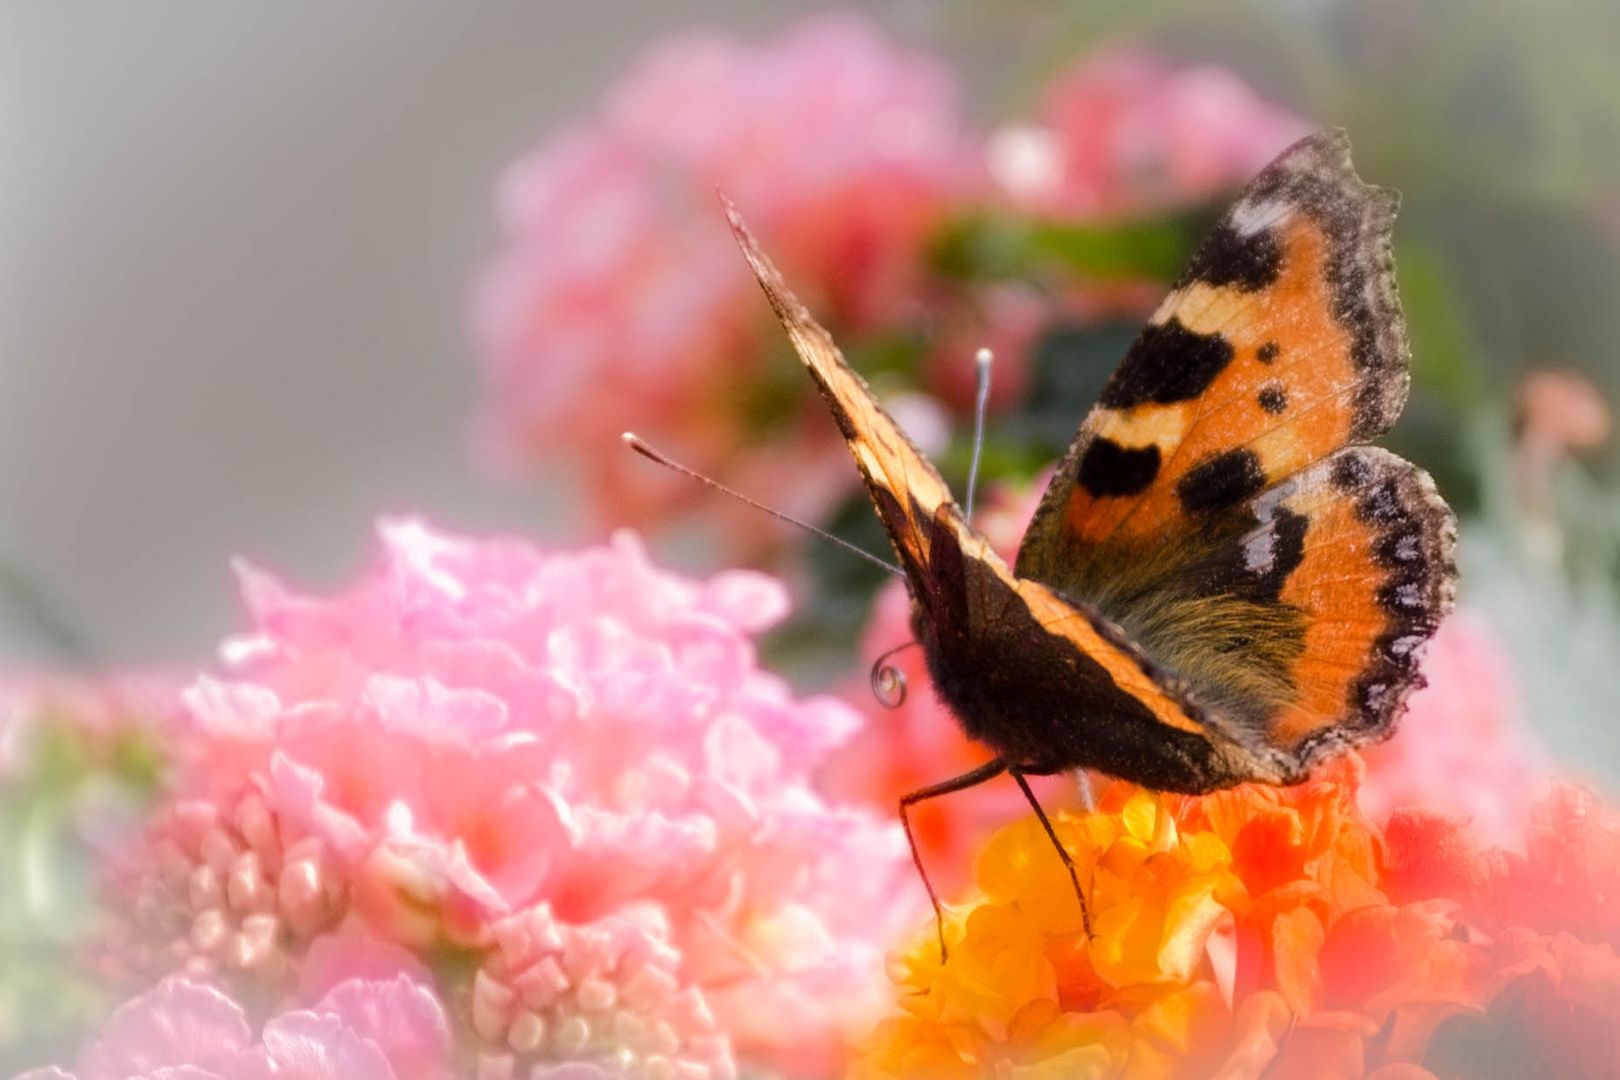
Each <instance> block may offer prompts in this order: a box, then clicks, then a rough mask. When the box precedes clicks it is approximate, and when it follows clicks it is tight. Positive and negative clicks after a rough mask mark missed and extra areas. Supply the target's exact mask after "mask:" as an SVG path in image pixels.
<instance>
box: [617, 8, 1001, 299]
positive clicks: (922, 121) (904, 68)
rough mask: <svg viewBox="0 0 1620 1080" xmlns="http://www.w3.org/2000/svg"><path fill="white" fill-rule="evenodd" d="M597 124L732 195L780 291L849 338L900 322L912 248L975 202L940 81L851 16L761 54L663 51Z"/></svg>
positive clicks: (915, 271) (703, 38)
mask: <svg viewBox="0 0 1620 1080" xmlns="http://www.w3.org/2000/svg"><path fill="white" fill-rule="evenodd" d="M607 113H608V117H609V122H610V123H612V124H614V125H615V126H616V127H617V128H619V129H620V130H623V131H625V132H628V133H629V134H630V136H631V137H632V138H633V139H635V140H636V141H637V142H638V143H640V144H642V145H645V146H650V147H652V148H654V149H655V150H656V151H658V152H660V153H662V154H666V155H668V156H669V157H670V158H672V159H673V160H676V161H679V162H681V163H682V165H683V166H684V167H685V168H686V169H689V170H690V171H691V173H692V174H693V175H694V177H695V179H696V180H697V181H698V182H700V183H701V184H703V185H704V186H714V187H718V188H720V189H721V190H723V191H725V192H727V193H728V194H729V195H730V196H731V197H732V198H733V199H735V200H736V202H737V204H738V205H739V206H740V207H741V208H742V209H743V211H744V212H745V213H746V214H748V216H749V220H750V221H751V222H753V223H754V224H755V225H756V227H757V229H758V230H759V232H760V234H761V235H762V236H763V237H765V238H766V239H767V241H768V242H769V245H770V247H771V249H772V250H773V252H776V253H777V258H778V260H779V262H780V263H781V264H782V266H783V267H784V270H785V271H786V272H787V274H788V277H789V279H790V280H793V281H795V282H797V283H798V284H799V285H800V286H801V287H802V288H803V289H804V290H805V291H806V292H807V293H808V294H809V295H810V296H812V297H814V298H815V299H816V301H817V304H818V306H819V307H822V308H824V309H826V310H827V311H828V312H829V313H830V314H831V317H832V318H833V320H834V321H835V322H838V323H839V324H841V325H844V326H846V327H848V328H849V329H852V330H863V329H870V328H872V327H874V326H883V325H891V324H893V322H894V321H895V320H896V319H897V317H899V316H901V315H903V314H904V306H905V304H906V303H907V302H909V301H912V300H914V299H915V294H916V290H917V287H918V283H919V279H920V277H921V271H922V264H921V259H920V258H919V255H920V254H921V251H922V248H923V246H924V245H925V244H926V242H927V241H928V239H929V238H930V236H931V234H932V232H933V230H934V229H935V228H936V227H937V226H938V224H939V223H940V221H941V220H942V218H943V216H944V215H945V214H946V213H948V212H949V211H951V210H952V209H954V208H955V207H956V206H957V205H958V203H959V202H960V200H961V199H962V198H963V197H964V196H965V195H967V194H968V193H969V192H970V191H972V190H973V188H972V179H973V171H972V154H971V150H970V144H969V142H968V141H967V139H966V138H965V132H964V129H963V125H962V120H961V115H960V107H959V104H958V101H957V90H956V85H955V80H954V78H953V77H952V75H951V72H950V71H949V70H948V69H947V68H946V67H945V65H944V64H943V63H941V62H940V61H939V60H936V59H935V58H933V57H931V56H928V55H926V54H924V53H922V52H917V51H910V50H903V49H899V48H896V47H895V46H894V45H893V44H892V43H891V42H890V41H889V40H888V38H887V35H885V34H884V33H883V31H882V30H881V29H880V28H879V27H878V26H877V25H876V24H874V23H873V22H872V21H871V20H870V19H868V18H867V17H865V16H863V15H859V14H855V13H853V12H846V13H834V14H826V15H819V16H815V17H812V18H809V19H806V20H804V21H803V22H800V23H797V24H795V25H794V26H791V27H789V28H788V29H787V30H786V31H784V32H783V33H782V34H781V35H780V36H778V37H777V38H776V39H774V40H773V41H770V42H768V43H765V44H764V45H759V46H753V45H749V44H747V43H746V42H743V41H740V40H738V39H736V38H735V37H732V36H731V35H729V34H724V33H717V32H711V33H695V34H687V35H683V36H679V37H676V38H674V39H671V40H670V41H667V42H665V43H663V44H661V45H658V46H655V47H654V48H653V49H652V50H650V51H649V52H648V54H647V55H646V56H645V57H644V58H643V59H642V61H641V62H640V63H639V64H638V65H637V66H636V67H635V68H634V69H633V70H632V71H631V72H630V74H629V75H628V76H626V78H625V79H624V80H623V81H622V82H621V83H620V85H619V86H618V87H616V88H615V89H614V90H613V91H612V92H611V93H610V95H609V99H608V106H607Z"/></svg>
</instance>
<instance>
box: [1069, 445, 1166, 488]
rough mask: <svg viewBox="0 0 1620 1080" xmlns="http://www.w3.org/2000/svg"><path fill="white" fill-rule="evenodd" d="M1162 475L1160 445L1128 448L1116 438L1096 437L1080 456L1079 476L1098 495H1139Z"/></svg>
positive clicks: (1084, 485) (1078, 478)
mask: <svg viewBox="0 0 1620 1080" xmlns="http://www.w3.org/2000/svg"><path fill="white" fill-rule="evenodd" d="M1158 475H1159V448H1158V447H1157V446H1144V447H1141V448H1134V447H1125V446H1121V445H1119V443H1117V442H1115V441H1114V440H1113V439H1100V438H1099V439H1093V440H1092V442H1091V445H1090V446H1088V447H1086V452H1085V454H1084V455H1083V456H1082V457H1081V458H1080V468H1079V472H1078V474H1077V476H1076V479H1077V480H1078V481H1079V483H1080V486H1081V487H1083V488H1085V489H1086V491H1087V493H1089V494H1091V495H1096V496H1099V497H1100V496H1105V495H1139V494H1141V493H1142V492H1144V491H1146V490H1147V489H1148V485H1150V484H1152V483H1153V478H1154V477H1156V476H1158Z"/></svg>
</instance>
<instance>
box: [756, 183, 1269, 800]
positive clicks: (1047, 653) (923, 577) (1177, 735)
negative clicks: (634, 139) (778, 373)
mask: <svg viewBox="0 0 1620 1080" xmlns="http://www.w3.org/2000/svg"><path fill="white" fill-rule="evenodd" d="M727 214H728V217H729V220H730V223H731V228H732V231H733V233H734V234H735V235H736V237H737V241H738V243H739V244H740V245H741V247H742V250H743V254H744V255H745V256H746V257H747V259H748V263H749V265H750V267H752V269H753V271H754V274H755V276H756V277H757V278H758V279H759V283H760V286H761V287H762V288H763V289H764V291H765V295H766V297H767V298H769V300H770V303H771V307H772V308H773V309H774V310H775V312H776V314H777V317H778V318H779V319H780V320H781V322H782V325H783V326H784V328H785V329H786V330H787V333H788V336H789V338H790V339H791V340H792V342H793V346H794V349H795V350H796V351H797V353H798V355H799V357H800V359H801V360H802V361H803V362H804V364H805V366H806V367H807V368H808V369H809V371H810V374H811V375H812V377H813V378H814V379H815V382H816V385H817V386H818V387H819V388H820V390H821V393H822V396H823V397H824V398H825V399H826V402H827V405H828V407H829V408H830V410H831V411H832V414H833V418H834V419H835V420H836V421H837V424H838V427H839V429H840V431H842V433H843V435H844V438H845V440H846V441H847V442H848V444H849V448H850V452H851V454H853V455H854V458H855V464H856V466H857V468H858V469H859V471H860V474H861V478H862V479H863V480H864V481H865V483H866V487H867V490H868V492H869V494H870V495H871V497H872V501H873V503H874V505H875V506H876V508H877V511H878V515H879V517H880V519H881V520H882V522H883V525H884V528H885V529H886V530H887V531H888V534H889V539H890V541H891V543H892V544H893V546H894V549H895V552H896V554H897V555H898V556H899V560H900V564H901V567H902V568H903V569H904V571H905V575H906V583H907V586H908V588H909V590H910V592H911V596H912V600H913V606H914V611H915V617H914V620H913V622H914V625H915V627H916V631H917V634H918V638H919V641H920V642H921V643H922V644H923V646H924V649H925V652H926V653H927V655H928V658H929V668H930V672H931V673H932V675H933V677H934V681H935V685H936V688H937V689H938V690H939V692H940V693H941V695H942V696H944V697H945V698H946V700H947V701H948V702H950V703H951V705H952V706H953V707H954V709H955V711H956V713H957V716H958V719H959V720H960V721H961V723H962V724H963V726H964V728H965V729H966V730H967V732H968V734H969V735H971V736H973V737H975V738H978V739H979V740H980V741H982V742H984V743H985V744H986V745H987V746H989V747H990V748H991V749H993V750H994V751H996V752H997V753H998V754H1000V755H1001V756H1002V757H1003V758H1004V759H1005V760H1007V761H1008V762H1009V764H1014V765H1022V766H1037V767H1074V766H1078V765H1083V764H1084V765H1092V766H1094V767H1098V768H1104V769H1107V770H1108V771H1110V772H1113V773H1115V774H1117V775H1124V776H1132V777H1134V778H1137V779H1140V780H1143V781H1144V782H1156V783H1157V786H1161V787H1166V788H1175V789H1178V790H1179V789H1186V788H1187V787H1188V785H1189V784H1190V783H1191V784H1196V785H1198V786H1207V785H1205V784H1202V782H1201V781H1199V780H1197V779H1196V778H1198V777H1205V776H1213V775H1219V776H1222V777H1231V778H1234V779H1242V778H1244V777H1246V776H1252V775H1254V774H1255V772H1256V766H1255V765H1254V764H1253V761H1252V755H1249V754H1247V752H1246V751H1245V750H1244V748H1243V747H1242V746H1240V745H1239V744H1237V743H1235V742H1233V741H1232V740H1229V739H1226V738H1224V737H1222V736H1221V735H1220V733H1219V731H1218V730H1216V729H1212V727H1211V725H1210V721H1209V718H1208V717H1207V716H1206V715H1205V713H1204V711H1203V710H1202V709H1201V708H1199V707H1198V706H1197V705H1195V704H1193V703H1192V701H1191V700H1190V699H1189V698H1188V697H1187V695H1186V693H1185V692H1184V689H1183V688H1182V687H1181V686H1180V684H1179V683H1178V682H1177V681H1176V680H1175V679H1173V678H1170V677H1167V676H1166V674H1165V673H1164V672H1163V671H1162V670H1161V669H1160V668H1159V667H1158V666H1156V665H1155V664H1154V662H1153V661H1152V660H1151V659H1149V658H1148V657H1147V656H1146V655H1145V654H1144V653H1143V652H1142V651H1141V650H1139V649H1137V648H1136V647H1135V646H1134V645H1133V644H1132V643H1131V642H1130V640H1129V639H1128V638H1127V637H1126V636H1125V635H1124V634H1123V633H1121V632H1120V630H1119V629H1118V628H1117V627H1115V626H1113V625H1112V624H1111V623H1110V622H1109V621H1108V620H1106V619H1104V618H1102V617H1100V616H1099V615H1098V614H1097V613H1096V612H1095V611H1094V610H1092V609H1091V608H1089V607H1087V606H1086V605H1083V604H1075V603H1072V602H1071V601H1069V600H1067V599H1065V598H1064V597H1063V596H1061V595H1060V594H1059V593H1058V592H1057V591H1056V590H1054V589H1053V588H1051V587H1050V586H1048V585H1046V584H1043V583H1041V582H1038V581H1031V580H1022V579H1019V578H1016V577H1014V575H1013V573H1012V571H1011V569H1010V568H1008V566H1007V565H1006V563H1005V562H1004V561H1003V560H1002V559H1001V558H1000V557H999V556H998V555H997V554H996V553H995V552H994V551H993V550H992V549H991V548H990V545H989V543H988V541H986V540H985V538H984V537H983V536H982V535H981V534H979V533H978V532H977V531H976V530H974V529H972V528H971V527H970V526H969V525H968V523H967V522H966V520H965V519H964V518H963V516H962V513H961V511H960V510H959V509H958V507H957V505H956V503H955V502H954V501H953V500H952V498H951V495H950V492H949V490H948V488H947V487H946V485H945V482H944V481H943V480H942V479H941V478H940V475H939V473H938V472H937V471H936V470H935V469H934V467H933V466H932V465H931V464H930V463H929V462H928V460H927V459H926V458H925V457H923V455H922V452H921V451H919V450H918V449H917V447H916V446H915V445H914V444H913V443H912V442H911V440H910V439H909V438H907V437H906V435H905V433H904V432H903V431H901V429H900V427H899V426H898V425H897V424H896V423H895V421H894V420H893V418H892V417H890V416H889V415H888V413H887V412H885V411H884V409H883V407H882V406H881V405H880V404H879V403H878V402H877V401H876V400H875V398H874V397H873V396H872V393H871V390H870V389H869V388H868V387H867V385H866V382H865V381H864V380H863V379H861V377H860V376H859V375H857V374H856V373H855V372H854V371H853V370H851V368H850V367H849V364H848V363H847V362H846V361H845V359H844V357H843V355H842V354H841V353H840V352H839V350H838V347H837V346H836V345H835V344H834V342H833V340H832V337H831V335H829V334H828V333H827V331H826V330H824V329H823V328H822V327H821V326H820V325H818V324H817V323H816V321H815V320H814V319H813V318H812V317H811V315H810V313H809V312H808V311H807V310H806V309H805V307H804V305H803V304H802V303H801V302H800V301H799V299H798V298H797V297H795V296H794V295H793V293H792V292H791V291H790V290H789V289H788V287H787V285H786V284H785V283H784V282H783V280H782V278H781V275H780V274H779V273H778V272H777V270H776V268H775V267H774V266H772V264H771V262H770V260H769V259H768V258H766V256H765V255H764V253H763V252H761V250H760V248H759V245H758V243H757V241H755V239H754V237H753V235H752V234H751V233H750V232H749V231H748V228H747V226H746V225H745V224H744V222H743V220H742V218H741V216H740V215H739V214H738V213H737V211H736V209H735V208H733V207H731V206H729V205H728V206H727ZM1284 768H1285V764H1282V763H1280V764H1278V766H1277V768H1276V770H1274V772H1273V773H1272V774H1270V778H1271V779H1278V778H1281V777H1282V775H1283V771H1282V770H1283V769H1284ZM1240 771H1241V775H1240ZM1262 771H1263V770H1262Z"/></svg>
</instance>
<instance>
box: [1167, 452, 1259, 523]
mask: <svg viewBox="0 0 1620 1080" xmlns="http://www.w3.org/2000/svg"><path fill="white" fill-rule="evenodd" d="M1265 486H1266V473H1265V470H1264V469H1262V468H1261V467H1260V458H1259V457H1258V456H1256V454H1255V453H1254V451H1253V450H1244V449H1238V450H1228V451H1226V452H1225V453H1224V454H1216V455H1215V456H1214V457H1212V458H1208V459H1207V460H1205V461H1203V462H1201V463H1200V464H1198V465H1195V466H1193V468H1191V469H1189V470H1188V471H1187V474H1186V475H1185V476H1183V477H1182V478H1181V479H1180V480H1179V481H1178V482H1177V483H1176V495H1177V496H1178V497H1179V498H1180V499H1181V505H1182V507H1183V508H1185V509H1186V511H1187V512H1188V513H1190V514H1197V513H1205V512H1208V511H1213V510H1224V509H1226V508H1228V507H1231V506H1236V505H1237V504H1238V503H1240V502H1244V501H1245V500H1247V499H1251V498H1253V497H1254V496H1255V495H1258V494H1259V493H1260V491H1261V490H1262V489H1263V488H1264V487H1265Z"/></svg>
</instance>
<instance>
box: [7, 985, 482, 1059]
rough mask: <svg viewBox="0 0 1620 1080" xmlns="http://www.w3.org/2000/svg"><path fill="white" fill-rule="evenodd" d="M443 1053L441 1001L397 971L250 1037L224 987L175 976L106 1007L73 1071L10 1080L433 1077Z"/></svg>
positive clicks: (347, 988) (344, 988)
mask: <svg viewBox="0 0 1620 1080" xmlns="http://www.w3.org/2000/svg"><path fill="white" fill-rule="evenodd" d="M449 1059H450V1030H449V1025H448V1023H447V1020H446V1016H445V1010H444V1007H443V1005H442V1004H441V1003H440V1002H439V1001H438V999H437V998H435V997H434V995H433V993H432V992H431V991H430V990H429V989H428V988H427V987H425V986H424V985H422V984H421V983H419V982H416V981H414V980H412V979H410V978H408V977H406V976H403V975H402V976H398V977H396V978H394V979H392V980H389V981H375V980H367V979H350V980H347V981H345V982H343V983H341V984H339V985H337V986H335V987H333V988H332V990H331V991H330V992H328V993H327V994H326V995H324V996H323V997H322V998H321V999H320V1000H318V1001H316V1002H315V1003H314V1004H313V1005H312V1006H311V1007H309V1008H304V1009H289V1010H286V1011H283V1012H279V1013H277V1014H276V1015H274V1016H272V1017H271V1018H270V1019H269V1020H267V1021H266V1022H265V1023H264V1025H263V1027H262V1030H261V1032H260V1035H259V1038H257V1039H255V1038H254V1037H253V1028H252V1025H250V1023H249V1020H248V1015H247V1013H246V1011H245V1010H244V1009H243V1008H242V1006H241V1005H239V1004H237V1002H235V1001H234V1000H232V999H231V998H230V997H229V996H228V995H227V994H225V993H223V992H222V991H220V990H219V989H217V988H216V987H213V986H209V985H207V984H204V983H198V982H193V981H191V980H189V979H186V978H183V977H179V976H176V977H174V978H170V979H167V980H165V981H164V982H162V983H160V984H158V985H157V986H156V987H154V988H152V989H151V990H148V991H147V992H146V993H144V994H142V995H140V996H139V997H137V998H134V999H133V1000H131V1001H129V1002H127V1003H125V1004H124V1005H122V1006H121V1007H120V1008H119V1009H118V1010H117V1011H116V1012H114V1013H113V1014H112V1016H111V1017H109V1018H108V1020H107V1022H106V1024H105V1025H104V1026H103V1027H102V1030H101V1033H100V1035H99V1036H98V1037H97V1038H96V1039H95V1040H94V1041H93V1042H92V1043H91V1044H90V1045H89V1046H88V1047H86V1049H85V1051H84V1053H83V1054H82V1055H81V1056H80V1058H79V1062H78V1066H77V1071H76V1073H66V1072H63V1071H61V1070H59V1069H40V1070H36V1071H33V1072H29V1073H25V1074H23V1078H19V1080H25V1078H26V1080H67V1078H72V1077H76V1078H77V1080H132V1078H142V1077H150V1078H152V1080H160V1078H171V1077H172V1078H184V1080H259V1078H261V1077H262V1078H264V1080H270V1078H272V1077H290V1076H296V1077H299V1078H301V1080H304V1078H307V1080H321V1078H328V1077H329V1078H331V1080H352V1078H356V1077H365V1078H367V1080H435V1078H438V1077H441V1076H443V1075H445V1073H446V1070H447V1068H448V1066H449Z"/></svg>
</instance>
